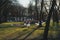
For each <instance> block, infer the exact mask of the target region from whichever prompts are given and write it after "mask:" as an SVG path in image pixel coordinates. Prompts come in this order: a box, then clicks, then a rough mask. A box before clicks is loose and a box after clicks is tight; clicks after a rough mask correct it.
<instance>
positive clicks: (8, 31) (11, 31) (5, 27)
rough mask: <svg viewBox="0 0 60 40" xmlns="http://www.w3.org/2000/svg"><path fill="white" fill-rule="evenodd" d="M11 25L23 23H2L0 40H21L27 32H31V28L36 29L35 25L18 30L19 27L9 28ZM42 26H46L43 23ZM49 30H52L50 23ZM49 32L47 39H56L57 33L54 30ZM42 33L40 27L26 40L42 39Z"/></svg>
mask: <svg viewBox="0 0 60 40" xmlns="http://www.w3.org/2000/svg"><path fill="white" fill-rule="evenodd" d="M11 24H23V22H7V23H2V24H0V27H1V26H2V28H0V40H5V39H6V40H7V39H15V38H18V39H23V38H24V37H25V36H26V35H27V34H29V32H31V31H32V30H33V28H36V27H35V25H31V27H30V28H27V27H25V28H20V27H13V26H10V25H11ZM42 25H43V26H45V25H46V24H45V23H43V24H42ZM50 26H51V29H52V22H51V23H50ZM51 29H50V30H49V35H48V37H51V36H53V37H56V36H57V34H58V33H57V31H55V30H53V29H52V30H51ZM43 32H44V27H41V28H39V29H37V30H35V31H34V32H33V33H32V34H31V35H30V36H29V37H28V38H27V39H35V38H38V37H43Z"/></svg>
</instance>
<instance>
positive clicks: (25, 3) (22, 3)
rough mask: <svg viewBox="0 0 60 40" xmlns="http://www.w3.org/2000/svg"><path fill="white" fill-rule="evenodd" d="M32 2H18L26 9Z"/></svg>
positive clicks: (21, 0) (19, 0)
mask: <svg viewBox="0 0 60 40" xmlns="http://www.w3.org/2000/svg"><path fill="white" fill-rule="evenodd" d="M30 1H31V0H18V2H19V3H20V4H21V5H23V6H24V7H28V5H29V3H30Z"/></svg>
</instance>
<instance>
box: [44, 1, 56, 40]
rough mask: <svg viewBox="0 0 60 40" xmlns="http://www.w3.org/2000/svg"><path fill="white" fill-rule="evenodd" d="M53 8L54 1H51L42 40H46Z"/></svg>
mask: <svg viewBox="0 0 60 40" xmlns="http://www.w3.org/2000/svg"><path fill="white" fill-rule="evenodd" d="M55 6H56V0H52V6H51V9H50V11H49V14H48V17H47V21H46V27H45V30H44V35H43V40H48V31H49V24H50V18H51V15H52V13H53V12H54V10H55ZM54 14H55V13H54Z"/></svg>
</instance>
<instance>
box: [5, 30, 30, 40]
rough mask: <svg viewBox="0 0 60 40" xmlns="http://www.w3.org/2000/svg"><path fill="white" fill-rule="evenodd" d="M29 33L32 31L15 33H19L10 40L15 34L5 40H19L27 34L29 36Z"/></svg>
mask: <svg viewBox="0 0 60 40" xmlns="http://www.w3.org/2000/svg"><path fill="white" fill-rule="evenodd" d="M29 32H30V31H28V30H27V29H25V30H23V31H22V32H19V31H18V33H17V32H15V33H17V34H16V36H15V37H12V38H8V37H9V36H11V35H14V34H15V33H13V34H11V35H9V36H8V37H5V38H4V39H5V40H17V39H18V38H20V37H22V36H24V35H25V34H27V33H29Z"/></svg>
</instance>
